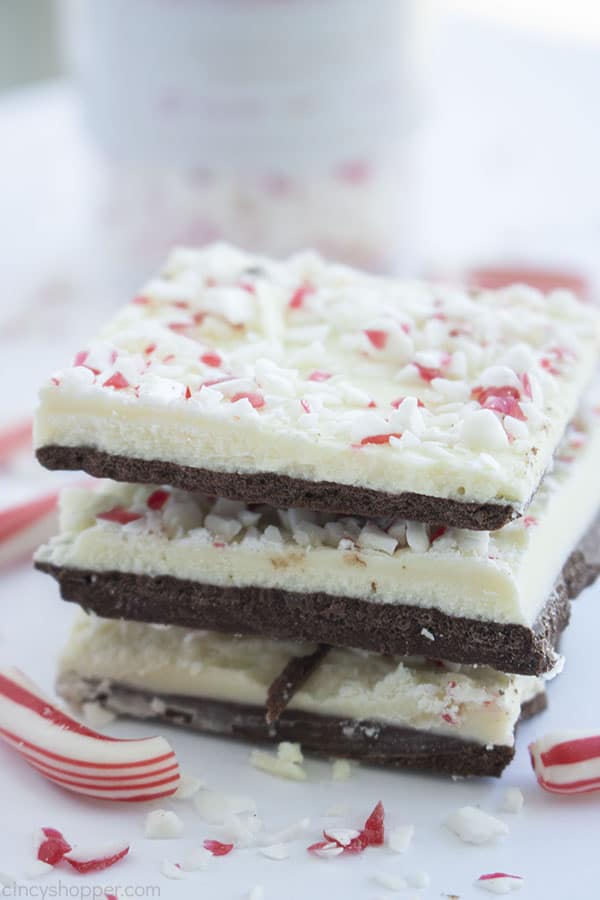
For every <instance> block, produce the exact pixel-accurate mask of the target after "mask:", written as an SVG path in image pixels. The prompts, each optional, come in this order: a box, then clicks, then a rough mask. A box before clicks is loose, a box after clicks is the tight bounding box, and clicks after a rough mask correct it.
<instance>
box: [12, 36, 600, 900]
mask: <svg viewBox="0 0 600 900" xmlns="http://www.w3.org/2000/svg"><path fill="white" fill-rule="evenodd" d="M480 36H481V35H480V34H479V33H478V32H476V31H475V30H472V29H462V27H461V28H460V29H459V26H457V27H456V29H455V30H454V31H452V32H451V33H450V35H449V38H448V41H447V43H446V46H445V48H444V49H443V51H442V52H441V53H440V56H439V59H438V67H439V71H440V72H441V74H442V76H443V77H442V79H441V81H442V83H443V87H444V92H445V99H442V101H441V102H440V105H439V109H438V116H437V118H436V121H435V125H432V126H431V129H430V134H429V136H428V144H427V148H426V152H425V155H424V162H425V163H426V164H427V165H428V169H429V177H428V184H427V189H426V191H425V196H424V200H423V217H422V222H421V223H420V224H421V231H422V236H421V258H422V259H424V260H428V261H429V262H430V263H433V264H438V263H440V257H441V261H442V262H444V261H448V260H450V261H451V262H453V263H454V262H457V261H458V262H460V263H462V262H464V261H466V260H468V261H469V262H472V261H474V260H475V261H477V262H481V261H482V260H483V261H488V260H489V259H490V257H491V256H493V258H494V260H495V261H498V260H499V259H500V260H502V259H512V260H514V258H515V257H516V258H517V259H519V260H523V259H524V258H525V259H530V260H531V259H533V260H534V261H535V260H537V261H539V260H542V261H546V262H548V261H552V262H554V263H556V264H564V263H565V262H566V263H571V264H573V265H579V266H580V267H583V269H584V270H587V271H589V272H591V273H592V274H593V272H594V271H597V268H598V234H599V231H600V202H599V196H598V195H599V187H598V180H597V177H596V166H597V160H598V158H599V157H600V132H599V130H598V128H597V116H596V115H595V114H594V111H595V108H596V105H597V85H598V78H599V68H600V60H599V59H598V57H597V55H593V54H592V53H591V52H587V51H585V50H581V51H578V50H574V49H573V48H569V47H567V46H564V47H560V48H557V49H556V50H555V51H553V52H550V51H549V50H548V49H546V48H543V47H542V46H541V45H539V46H538V45H536V44H531V46H530V45H529V44H528V43H527V41H526V40H525V39H524V38H519V39H518V40H517V42H516V43H515V44H511V45H510V46H509V45H508V44H507V42H506V40H505V36H503V35H502V34H501V33H498V34H497V35H496V36H494V37H492V36H491V35H490V36H489V37H486V40H485V41H484V42H483V43H481V42H480V41H479V37H480ZM457 58H460V59H461V62H462V67H459V66H456V65H455V61H456V59H457ZM0 147H1V148H2V167H1V168H0V196H2V205H1V207H0V237H1V239H2V247H3V292H2V296H1V298H0V350H1V353H2V356H1V359H2V374H3V376H4V377H3V379H2V388H1V392H0V422H2V421H6V420H9V419H10V418H11V417H17V416H22V415H23V414H24V411H26V410H27V409H28V408H30V407H31V405H32V404H33V400H34V395H35V385H36V384H38V383H39V381H40V380H41V379H42V377H43V376H45V375H46V374H47V372H48V370H49V369H50V368H52V366H54V365H58V364H59V362H60V361H61V360H62V359H63V358H64V354H65V352H66V351H67V348H68V350H69V352H70V351H71V350H73V351H75V350H77V349H79V346H78V345H79V335H82V334H87V333H89V331H90V330H91V329H92V328H93V327H94V326H95V324H97V323H98V321H99V320H102V319H104V318H105V317H106V311H107V309H108V308H109V307H111V306H114V305H115V302H114V299H111V298H110V297H109V296H108V295H107V294H106V293H105V294H104V295H103V294H102V292H101V291H100V292H98V293H96V294H94V296H93V298H92V299H93V302H91V303H88V304H87V307H86V308H85V314H83V315H79V313H80V312H81V311H82V305H81V304H82V301H81V288H82V286H84V285H85V284H86V279H87V283H88V284H89V283H90V282H89V271H90V270H92V269H93V268H94V266H95V265H97V263H98V258H99V257H101V252H100V251H99V250H98V248H97V247H95V246H94V247H93V250H92V251H90V248H89V246H88V247H87V250H86V245H85V243H84V241H83V237H84V232H85V228H86V227H87V225H88V224H89V223H88V222H87V210H86V208H85V200H86V197H87V196H89V195H88V194H87V193H86V188H85V185H86V182H85V180H84V179H83V173H84V171H85V168H86V161H87V156H86V154H85V152H84V144H83V142H82V139H81V136H80V134H79V132H78V130H77V127H76V121H75V119H74V116H73V112H72V107H71V105H70V99H69V96H68V95H67V94H65V93H63V92H62V91H61V90H60V89H57V90H50V91H48V92H47V93H46V92H43V91H42V92H40V93H36V94H29V95H24V96H23V98H22V100H21V99H15V100H13V101H10V102H6V103H4V105H3V107H2V109H0ZM40 148H43V152H40ZM423 235H425V237H424V238H423ZM116 302H117V303H118V302H119V298H116ZM76 332H77V333H76ZM61 477H62V476H57V479H60V478H61ZM0 489H1V491H2V493H1V494H0V496H2V502H3V503H4V502H5V501H6V500H7V498H8V497H9V496H12V497H13V498H14V497H16V495H17V494H18V493H19V492H21V491H22V490H27V489H29V490H31V488H24V487H23V486H21V485H19V484H17V483H16V482H15V481H12V482H10V483H7V482H6V481H3V482H2V483H1V484H0ZM599 603H600V592H599V591H598V590H596V591H588V592H587V594H586V595H585V596H584V597H582V598H581V599H580V600H579V601H578V602H577V603H576V604H575V607H574V616H573V624H572V627H571V629H570V630H569V631H568V633H567V635H566V638H565V641H564V650H565V651H566V654H567V666H566V669H565V673H564V675H563V676H561V677H560V678H559V679H558V680H557V681H555V682H554V683H553V684H552V685H551V686H550V704H551V708H550V710H549V711H548V712H547V713H545V714H544V715H543V716H542V717H540V718H538V719H536V720H534V721H533V722H531V723H527V724H525V725H524V726H523V728H522V729H521V732H520V735H519V740H518V754H517V759H516V761H515V762H514V764H513V765H512V766H511V767H510V768H509V769H508V771H507V772H506V774H505V776H504V778H503V779H502V781H501V782H499V783H496V782H491V781H472V782H456V783H455V782H452V781H450V780H447V779H442V778H434V777H429V776H417V775H405V774H402V773H397V774H387V773H384V772H378V771H376V770H367V769H361V768H359V769H357V771H356V772H355V774H354V775H353V776H352V778H351V779H350V780H349V781H347V782H338V783H332V782H331V780H330V776H331V768H330V766H328V765H326V764H324V763H317V762H310V761H309V763H308V765H307V769H308V771H309V773H310V780H309V782H308V783H307V784H306V783H305V784H295V783H292V782H284V781H278V780H274V779H272V778H271V777H270V776H268V775H266V774H264V773H261V772H258V771H256V770H254V769H252V768H251V767H250V766H249V765H248V756H249V748H247V747H244V746H241V745H237V744H233V743H225V742H223V741H220V740H217V739H211V738H204V737H192V736H189V735H186V734H185V733H183V732H179V731H175V730H171V731H169V737H171V738H172V739H173V741H174V743H175V746H176V749H177V752H178V755H179V758H180V760H181V763H182V766H183V768H184V770H188V771H190V772H192V773H195V774H197V775H199V776H201V777H203V778H204V779H205V780H206V781H207V782H208V784H209V785H210V786H211V787H214V788H217V789H222V790H227V791H235V792H237V793H243V794H251V795H252V796H254V797H255V798H256V800H257V803H258V810H259V815H261V817H262V818H264V819H265V821H266V823H267V826H268V827H269V829H271V830H275V829H276V828H277V827H278V826H280V825H281V826H285V825H288V824H290V823H291V822H294V821H297V820H298V819H300V818H302V817H303V816H305V815H308V816H311V818H312V820H313V823H312V825H311V829H310V832H309V834H308V835H307V839H306V840H302V841H298V842H296V843H294V845H293V846H292V850H291V854H290V858H289V859H288V860H284V861H273V860H268V859H266V858H264V856H262V855H261V854H260V853H259V852H258V851H257V850H243V851H242V850H240V851H237V852H234V853H232V854H231V855H230V856H227V857H224V858H223V859H215V860H213V861H211V863H212V864H211V865H210V866H209V868H208V870H207V871H206V872H199V873H197V874H196V873H194V874H192V875H190V878H189V880H188V881H181V882H174V881H168V880H166V879H165V878H163V876H162V875H161V874H160V864H161V860H162V858H163V857H165V858H168V859H170V860H173V861H177V859H178V858H179V859H181V858H183V856H184V855H186V854H187V852H188V851H189V849H190V848H191V847H192V846H194V845H196V846H197V844H198V842H200V841H201V840H202V839H203V838H205V837H211V836H214V829H212V828H211V827H210V826H206V825H204V824H203V823H202V822H201V820H200V819H199V818H198V816H197V814H196V813H195V812H194V810H193V805H192V803H191V802H190V801H188V802H187V803H177V804H175V803H173V804H169V806H172V808H173V809H176V811H177V813H178V814H179V815H181V817H182V818H184V819H185V822H186V830H185V832H184V836H183V837H182V839H181V843H179V842H173V841H169V842H165V843H164V844H162V843H161V842H157V841H146V840H145V839H144V836H143V830H144V816H145V812H146V810H145V809H141V808H126V809H122V808H120V807H118V808H117V807H110V806H108V805H103V804H100V803H92V802H86V801H85V800H83V799H80V798H76V797H74V796H71V795H68V794H66V793H63V792H61V791H60V790H59V789H58V788H55V787H52V786H51V785H49V784H46V783H45V782H43V781H42V780H41V779H40V778H39V777H38V776H37V775H36V774H35V773H34V772H33V771H30V770H29V769H28V768H27V767H26V766H25V765H24V764H23V763H21V762H20V761H19V760H18V759H16V758H15V757H14V755H13V754H12V753H11V752H10V751H9V750H8V749H6V748H5V747H3V746H2V747H0V837H1V841H0V871H1V872H7V871H8V872H14V873H15V874H17V875H21V874H22V873H23V871H24V870H25V869H26V868H28V867H29V865H30V863H31V839H30V833H31V831H32V830H34V829H35V828H37V827H39V826H40V825H48V826H54V827H58V828H61V829H63V830H64V831H65V832H66V833H67V835H68V836H69V837H71V838H72V839H73V840H75V841H78V842H80V843H82V844H84V843H86V842H87V843H88V844H92V843H93V844H96V843H99V842H103V841H110V840H114V839H119V838H121V837H125V838H130V839H131V840H132V841H133V848H132V853H131V855H130V857H129V858H128V859H127V860H125V861H124V862H122V863H120V864H119V865H118V867H115V868H114V869H113V870H109V871H108V872H107V873H105V874H104V876H103V877H102V878H101V879H98V880H95V879H93V878H89V877H88V878H86V877H83V876H77V875H75V874H71V872H67V871H61V872H60V879H61V880H62V882H63V885H64V889H63V895H65V896H67V895H68V894H67V889H68V888H72V889H76V888H77V886H79V887H80V889H81V888H83V887H84V886H85V887H88V886H90V885H92V884H94V883H98V884H104V885H111V884H112V885H114V884H115V883H120V884H122V885H135V884H137V885H153V886H155V887H156V892H155V893H154V896H159V894H158V889H160V890H161V893H162V896H163V897H167V896H168V897H180V898H187V897H189V898H192V897H194V898H196V897H206V898H210V900H221V898H223V900H236V898H240V900H241V898H243V897H245V896H247V894H248V893H249V892H250V890H251V889H252V888H253V887H254V886H255V885H256V884H258V883H260V884H263V885H264V888H265V900H284V898H285V900H305V898H308V897H311V898H317V900H320V898H326V897H327V898H328V897H340V898H343V900H363V898H364V900H374V898H375V897H380V896H382V894H384V893H385V892H384V891H383V889H382V888H381V887H379V886H378V885H377V884H375V882H374V881H373V880H372V876H373V874H374V873H375V872H377V871H382V870H383V871H385V872H386V873H387V872H392V873H393V874H397V875H399V876H404V875H405V874H406V875H408V874H410V873H411V872H415V871H418V870H423V871H427V872H429V873H430V875H431V885H430V887H428V888H426V889H425V890H423V891H422V892H421V894H420V896H422V898H423V900H433V898H439V897H440V895H442V896H443V895H444V894H448V893H454V894H458V895H460V898H461V900H476V898H477V897H485V896H486V894H485V893H484V892H483V891H481V889H480V888H478V887H476V886H475V885H474V880H475V879H476V878H477V877H478V876H479V875H481V874H482V873H484V872H490V871H498V870H500V871H507V872H510V873H513V874H517V875H523V876H524V877H525V879H526V881H525V884H524V886H523V888H522V890H521V892H520V895H519V896H520V897H521V898H523V900H555V898H556V900H564V898H565V897H569V896H577V897H578V898H582V900H583V898H585V900H587V898H593V897H595V896H597V890H598V889H597V885H598V883H599V879H600V862H599V860H598V851H597V833H598V806H599V803H600V797H599V796H598V795H596V796H588V797H579V798H575V799H569V798H564V797H557V798H554V797H552V796H550V795H547V794H544V793H543V792H542V791H541V790H539V788H538V787H537V785H536V783H535V781H534V779H533V776H532V773H531V771H530V768H529V763H528V759H527V752H526V744H527V742H528V741H529V740H531V739H532V738H533V737H534V736H535V735H538V734H541V733H542V732H544V731H550V730H562V729H564V728H590V729H593V728H600V711H599V708H598V707H599V704H598V701H597V688H596V687H595V685H597V683H598V675H597V655H598V652H597V643H598V642H597V634H598V628H600V608H599ZM73 613H74V610H73V609H72V608H71V607H70V606H69V605H68V604H66V603H60V602H59V601H58V599H57V592H56V588H55V585H54V584H53V583H52V582H51V581H50V579H48V578H47V577H45V576H42V575H37V574H32V573H28V572H27V571H25V570H20V571H15V572H13V573H10V574H8V575H2V577H1V581H0V636H1V641H0V659H1V660H2V662H3V663H16V664H17V665H20V666H21V667H22V668H23V669H25V670H26V671H27V672H28V673H29V674H30V675H31V676H32V677H34V678H36V679H37V680H38V681H39V682H40V684H41V685H43V686H44V687H46V688H49V687H50V685H51V684H52V680H53V676H54V670H55V658H56V653H57V648H58V646H59V645H60V643H61V642H62V641H63V640H64V638H65V636H66V632H67V628H68V622H69V620H70V619H71V617H72V615H73ZM584 689H585V692H584ZM111 731H112V732H113V733H115V734H120V735H130V736H135V735H139V734H142V733H146V729H145V728H144V727H142V726H137V725H135V724H133V723H119V724H117V725H115V726H112V727H111ZM165 733H166V732H165ZM511 785H515V786H518V787H520V788H521V790H522V791H523V794H524V796H525V808H524V810H523V811H522V813H520V814H519V815H517V816H514V815H511V816H509V815H507V814H500V817H501V818H503V819H504V820H505V821H506V822H507V823H508V825H509V827H510V829H511V833H510V835H509V837H508V838H507V839H505V840H502V841H499V842H498V844H497V845H495V846H492V845H490V846H487V847H469V846H465V845H463V844H461V843H460V841H458V839H457V838H455V837H454V836H453V835H452V834H450V833H449V832H448V831H447V830H446V829H445V828H444V827H443V826H442V824H441V823H442V822H443V821H444V819H445V818H446V817H447V816H448V815H449V813H451V812H452V811H453V810H455V809H457V808H458V807H461V806H465V805H468V804H480V805H481V806H482V808H484V809H485V810H487V811H489V812H491V813H493V814H496V813H497V811H498V809H499V807H500V805H501V802H502V797H503V793H504V790H505V789H506V787H508V786H511ZM378 799H382V800H383V801H384V803H385V805H386V807H387V811H388V821H389V824H390V826H393V825H399V824H403V823H414V824H415V828H416V830H415V837H414V840H413V843H412V845H411V847H410V848H409V850H408V851H407V852H406V854H403V855H396V854H393V853H391V852H390V851H388V850H385V849H384V850H370V851H367V852H366V853H364V854H363V855H362V856H358V857H355V858H350V857H348V858H345V857H342V858H340V859H333V860H323V859H313V858H310V857H309V856H308V854H307V853H306V851H305V849H304V848H305V846H306V845H307V844H308V843H310V842H312V841H314V840H317V839H318V838H319V835H320V832H319V828H320V827H322V825H323V823H324V821H329V822H333V821H335V824H336V825H337V826H350V827H353V826H356V825H360V824H362V822H363V821H364V818H365V817H366V815H367V814H368V813H369V812H370V810H371V808H372V807H373V805H374V804H375V802H376V801H377V800H378ZM340 804H344V805H347V806H349V807H350V808H351V810H352V812H351V813H349V814H348V815H347V816H346V817H344V818H342V819H336V820H331V819H330V820H324V819H323V818H322V814H323V813H324V812H325V810H327V809H328V808H329V807H331V806H333V805H336V806H337V805H340ZM162 805H166V804H162ZM179 848H181V849H180V850H179ZM574 877H576V879H577V880H576V887H575V888H574V885H573V879H574ZM58 878H59V875H58V874H54V875H51V876H49V878H47V879H45V880H44V881H43V882H42V883H35V882H34V883H33V885H34V887H35V888H36V889H37V890H38V892H39V894H38V895H41V890H42V889H44V888H49V887H51V886H53V885H55V883H56V882H57V881H58ZM410 893H411V892H410V891H409V892H408V893H407V894H406V896H407V897H408V896H410ZM5 896H10V894H5ZM31 896H34V893H33V891H32V892H31ZM147 896H152V894H151V892H150V890H148V891H147ZM390 896H392V895H391V894H390ZM397 896H398V897H402V896H403V895H402V894H401V893H400V894H398V895H397Z"/></svg>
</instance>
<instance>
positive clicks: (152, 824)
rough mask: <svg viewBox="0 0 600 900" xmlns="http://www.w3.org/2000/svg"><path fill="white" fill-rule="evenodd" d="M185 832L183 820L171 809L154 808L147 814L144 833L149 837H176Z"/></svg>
mask: <svg viewBox="0 0 600 900" xmlns="http://www.w3.org/2000/svg"><path fill="white" fill-rule="evenodd" d="M182 832H183V822H182V821H181V819H180V818H179V816H178V815H177V814H176V813H174V812H172V811H171V810H170V809H153V810H152V811H151V812H149V813H148V815H147V816H146V820H145V822H144V834H145V835H146V837H147V838H151V839H154V838H176V837H179V835H180V834H182Z"/></svg>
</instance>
